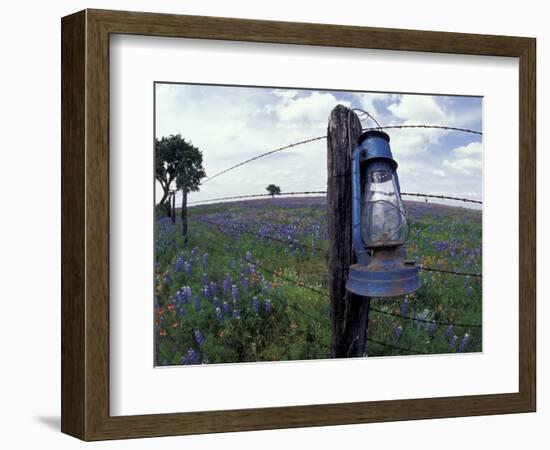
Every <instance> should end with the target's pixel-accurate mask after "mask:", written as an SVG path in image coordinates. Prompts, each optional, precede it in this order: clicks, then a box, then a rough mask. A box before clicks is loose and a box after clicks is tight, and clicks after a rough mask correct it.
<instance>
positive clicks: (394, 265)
mask: <svg viewBox="0 0 550 450" xmlns="http://www.w3.org/2000/svg"><path fill="white" fill-rule="evenodd" d="M420 286H421V283H420V275H419V267H418V266H417V265H416V263H415V262H414V261H410V262H409V261H404V260H403V259H402V258H398V259H397V261H396V260H395V258H391V259H390V258H388V259H386V258H383V259H377V258H372V259H371V260H370V261H369V262H368V264H366V265H364V266H361V265H359V264H353V265H352V266H350V268H349V277H348V281H347V283H346V289H347V290H348V291H350V292H353V293H354V294H357V295H362V296H364V297H398V296H401V295H406V294H411V293H413V292H414V291H416V290H417V289H418V288H420Z"/></svg>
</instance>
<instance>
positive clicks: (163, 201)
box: [159, 185, 170, 217]
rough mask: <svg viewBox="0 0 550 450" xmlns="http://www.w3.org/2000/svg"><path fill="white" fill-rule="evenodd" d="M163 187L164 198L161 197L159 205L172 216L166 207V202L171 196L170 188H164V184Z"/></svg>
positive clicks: (167, 214) (168, 215)
mask: <svg viewBox="0 0 550 450" xmlns="http://www.w3.org/2000/svg"><path fill="white" fill-rule="evenodd" d="M161 186H162V185H161ZM162 189H163V191H164V192H163V194H162V198H161V199H160V202H159V205H161V206H162V207H163V208H164V211H166V216H167V217H170V211H169V210H168V209H167V207H166V206H167V205H166V203H167V201H168V199H169V197H170V190H169V189H168V188H166V189H164V186H162Z"/></svg>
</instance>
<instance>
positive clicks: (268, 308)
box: [264, 300, 273, 314]
mask: <svg viewBox="0 0 550 450" xmlns="http://www.w3.org/2000/svg"><path fill="white" fill-rule="evenodd" d="M272 307H273V305H272V303H271V300H266V301H265V302H264V309H265V312H266V313H268V314H269V313H270V312H271V308H272Z"/></svg>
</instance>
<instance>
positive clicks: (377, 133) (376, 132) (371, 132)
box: [359, 130, 390, 145]
mask: <svg viewBox="0 0 550 450" xmlns="http://www.w3.org/2000/svg"><path fill="white" fill-rule="evenodd" d="M371 137H377V138H381V139H384V140H385V141H386V142H390V136H389V135H388V134H387V133H384V132H383V131H379V130H369V131H365V132H364V133H363V134H361V136H359V145H361V144H362V143H363V142H364V141H365V140H366V139H368V138H371Z"/></svg>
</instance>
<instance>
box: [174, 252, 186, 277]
mask: <svg viewBox="0 0 550 450" xmlns="http://www.w3.org/2000/svg"><path fill="white" fill-rule="evenodd" d="M184 264H185V258H184V257H183V255H181V256H179V257H178V258H177V259H176V262H175V263H174V272H176V273H179V272H181V271H182V270H183V266H184Z"/></svg>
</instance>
